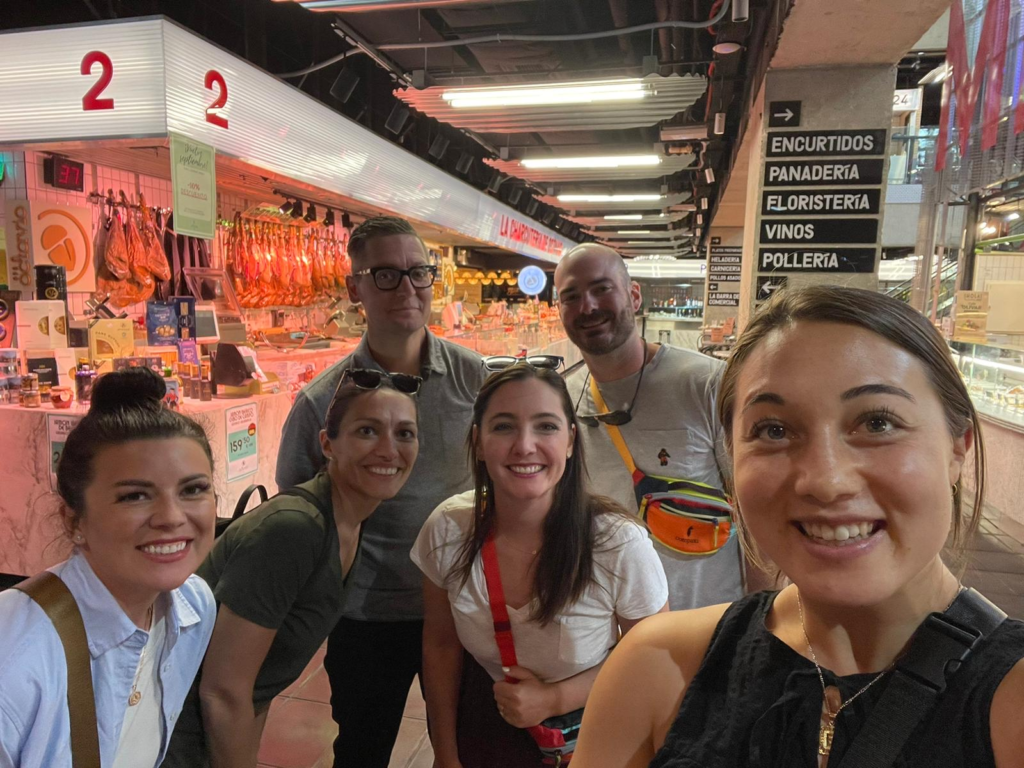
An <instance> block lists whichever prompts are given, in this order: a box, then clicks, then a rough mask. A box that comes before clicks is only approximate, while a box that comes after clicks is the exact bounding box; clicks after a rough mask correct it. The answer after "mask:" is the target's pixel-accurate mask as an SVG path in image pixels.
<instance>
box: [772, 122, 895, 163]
mask: <svg viewBox="0 0 1024 768" xmlns="http://www.w3.org/2000/svg"><path fill="white" fill-rule="evenodd" d="M886 133H887V132H886V130H885V129H884V128H869V129H866V130H856V131H786V132H780V131H776V132H774V133H769V134H768V147H767V150H766V153H765V154H766V155H767V156H768V157H845V156H847V155H862V156H867V157H881V156H882V155H884V154H885V148H886V142H885V135H886Z"/></svg>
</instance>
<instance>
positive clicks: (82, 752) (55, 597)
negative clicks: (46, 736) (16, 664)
mask: <svg viewBox="0 0 1024 768" xmlns="http://www.w3.org/2000/svg"><path fill="white" fill-rule="evenodd" d="M14 589H17V590H19V591H21V592H24V593H25V594H26V595H28V596H29V597H30V598H32V599H33V600H35V601H36V603H38V604H39V607H40V608H42V609H43V611H45V612H46V615H47V616H49V617H50V621H51V622H53V628H54V629H55V630H57V636H58V637H60V642H61V645H63V646H64V658H65V660H66V662H67V668H68V714H69V719H70V722H71V764H72V766H74V768H100V742H99V736H98V735H97V732H96V699H95V697H94V695H93V690H92V663H91V662H92V660H91V658H90V656H89V642H88V639H87V637H86V634H85V624H84V623H83V622H82V614H81V613H80V612H79V610H78V603H76V602H75V596H74V595H72V594H71V591H70V590H69V589H68V588H67V585H66V584H65V583H64V582H63V581H62V580H61V579H60V577H58V576H55V575H53V574H52V573H50V572H49V571H43V572H42V573H40V574H37V575H35V576H33V577H32V578H31V579H28V580H27V581H23V582H22V583H20V584H16V585H15V586H14Z"/></svg>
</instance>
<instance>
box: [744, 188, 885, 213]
mask: <svg viewBox="0 0 1024 768" xmlns="http://www.w3.org/2000/svg"><path fill="white" fill-rule="evenodd" d="M881 202H882V191H881V190H880V189H843V188H839V189H821V190H817V189H815V190H785V191H779V190H768V191H765V192H762V193H761V215H762V216H801V215H803V216H806V215H813V214H820V215H823V216H824V215H836V214H839V215H848V214H858V213H859V214H869V213H878V211H879V207H880V206H881Z"/></svg>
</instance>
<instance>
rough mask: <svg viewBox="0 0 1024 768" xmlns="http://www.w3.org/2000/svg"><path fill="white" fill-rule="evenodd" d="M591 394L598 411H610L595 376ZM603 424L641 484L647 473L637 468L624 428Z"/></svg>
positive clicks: (629, 468)
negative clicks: (627, 444)
mask: <svg viewBox="0 0 1024 768" xmlns="http://www.w3.org/2000/svg"><path fill="white" fill-rule="evenodd" d="M590 396H591V397H592V398H593V399H594V405H595V406H597V410H598V412H607V411H608V406H607V405H605V402H604V398H603V397H601V390H600V388H599V387H598V386H597V380H596V379H595V378H594V377H593V376H591V377H590ZM602 425H603V426H604V428H605V429H606V430H608V437H610V438H611V439H612V444H613V445H614V446H615V450H617V451H618V452H619V456H621V457H622V461H623V462H624V463H625V465H626V469H628V470H629V474H630V475H631V476H632V478H633V485H639V483H640V481H641V480H643V479H644V477H645V475H644V473H643V472H642V471H641V470H640V469H638V468H637V466H636V462H635V461H633V454H631V453H630V452H629V448H628V447H627V446H626V440H625V438H623V437H622V430H621V429H619V428H618V427H617V426H615V425H614V424H604V423H603V422H602Z"/></svg>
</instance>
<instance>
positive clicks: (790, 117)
mask: <svg viewBox="0 0 1024 768" xmlns="http://www.w3.org/2000/svg"><path fill="white" fill-rule="evenodd" d="M802 106H803V102H800V101H773V102H771V103H770V104H769V105H768V127H769V128H796V127H797V126H798V125H800V108H801V107H802Z"/></svg>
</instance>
